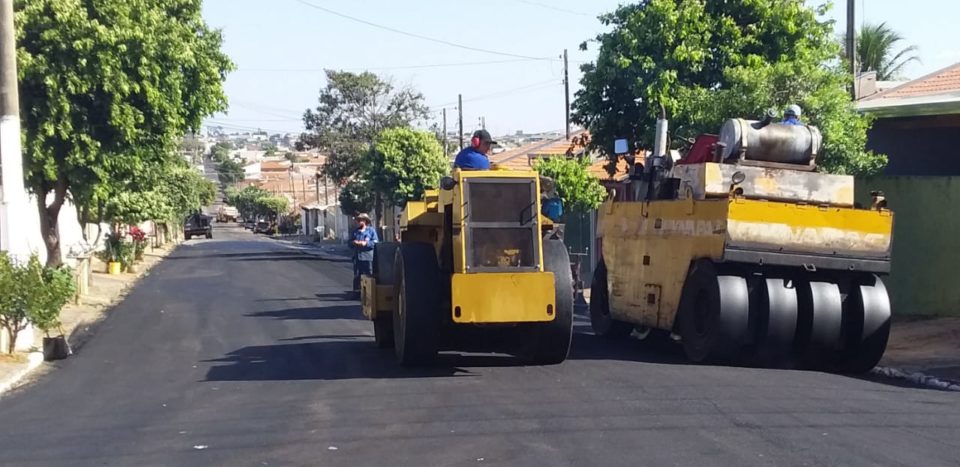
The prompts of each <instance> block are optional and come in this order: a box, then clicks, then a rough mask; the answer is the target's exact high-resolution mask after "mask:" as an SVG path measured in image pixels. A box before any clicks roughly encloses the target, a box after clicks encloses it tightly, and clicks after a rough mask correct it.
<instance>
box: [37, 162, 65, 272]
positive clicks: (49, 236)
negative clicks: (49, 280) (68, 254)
mask: <svg viewBox="0 0 960 467" xmlns="http://www.w3.org/2000/svg"><path fill="white" fill-rule="evenodd" d="M46 193H47V192H45V191H40V192H38V194H37V209H38V211H39V213H40V234H41V235H42V236H43V243H44V245H45V246H46V247H47V267H58V266H60V265H61V264H63V258H62V257H61V256H62V255H61V251H60V208H62V207H63V202H64V201H65V200H66V199H67V184H66V182H64V181H63V180H62V179H59V180H57V181H56V183H55V184H54V187H53V202H52V203H50V205H49V206H47V199H46V198H47V196H46Z"/></svg>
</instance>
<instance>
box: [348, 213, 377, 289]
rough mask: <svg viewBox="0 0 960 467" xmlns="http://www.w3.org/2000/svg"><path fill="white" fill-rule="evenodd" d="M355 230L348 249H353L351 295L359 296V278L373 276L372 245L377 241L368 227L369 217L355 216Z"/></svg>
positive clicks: (374, 231) (364, 215) (375, 234)
mask: <svg viewBox="0 0 960 467" xmlns="http://www.w3.org/2000/svg"><path fill="white" fill-rule="evenodd" d="M354 220H355V221H356V222H357V230H354V231H353V236H352V239H351V242H350V248H353V293H354V294H355V295H357V296H359V294H360V277H361V276H363V275H364V274H367V275H370V274H373V245H375V244H376V243H377V242H378V241H380V240H379V239H378V238H377V231H376V229H374V228H373V227H372V226H370V216H368V215H367V214H357V217H356V218H354Z"/></svg>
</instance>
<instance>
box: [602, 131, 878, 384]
mask: <svg viewBox="0 0 960 467" xmlns="http://www.w3.org/2000/svg"><path fill="white" fill-rule="evenodd" d="M664 132H665V131H664ZM690 145H691V146H692V148H691V149H689V151H688V152H687V154H686V155H685V156H684V157H683V158H682V159H680V160H679V161H677V162H676V163H673V161H672V160H671V159H668V158H649V159H647V161H646V164H645V167H646V168H645V169H643V168H641V169H640V172H642V173H643V175H642V176H640V177H635V178H637V180H634V182H635V183H631V184H630V185H632V186H634V187H635V188H634V189H633V190H634V193H633V195H634V196H629V197H627V198H628V199H630V198H632V199H634V200H635V201H615V200H608V201H607V202H606V203H605V204H604V205H603V206H602V207H601V208H600V213H599V227H598V230H599V232H598V236H599V237H600V241H601V245H602V246H601V249H602V259H601V260H600V262H599V264H598V266H597V268H596V270H595V273H594V278H593V283H592V287H591V303H590V305H591V307H590V314H591V322H592V325H593V329H594V331H595V332H596V333H597V334H599V335H602V336H606V337H625V336H627V335H629V334H630V333H632V332H634V331H635V330H636V331H639V332H640V335H641V336H643V337H647V338H652V337H655V336H657V335H659V336H662V337H666V336H668V335H672V336H673V337H674V338H675V339H676V338H677V337H679V339H680V340H681V341H682V343H683V348H684V350H685V353H686V355H687V356H688V358H689V359H690V360H692V361H694V362H713V363H734V364H755V365H761V366H792V367H803V368H816V369H826V370H831V371H841V372H863V371H867V370H869V369H871V368H873V366H874V365H875V364H876V363H877V362H878V361H879V360H880V357H881V356H882V355H883V352H884V349H885V347H886V343H887V336H888V333H889V329H890V315H891V310H890V301H889V298H888V296H887V291H886V289H885V288H884V284H883V282H882V280H881V279H880V277H879V276H881V275H884V274H886V273H887V272H889V270H890V250H891V237H892V226H893V213H892V212H891V211H889V210H888V209H887V208H886V202H885V201H884V200H883V197H882V194H880V193H874V194H873V200H872V205H871V206H864V207H861V206H856V205H855V202H854V181H853V178H852V177H850V176H841V175H830V174H825V173H818V172H816V171H815V170H814V168H815V160H816V155H817V152H818V150H819V147H820V133H819V132H818V131H817V130H816V128H814V127H808V126H805V125H786V124H779V123H771V122H770V121H769V119H768V120H767V121H750V120H742V119H732V120H728V121H727V122H726V123H725V124H724V126H723V127H722V129H721V131H720V134H719V135H702V136H701V137H699V138H698V139H697V140H696V141H695V142H694V141H690Z"/></svg>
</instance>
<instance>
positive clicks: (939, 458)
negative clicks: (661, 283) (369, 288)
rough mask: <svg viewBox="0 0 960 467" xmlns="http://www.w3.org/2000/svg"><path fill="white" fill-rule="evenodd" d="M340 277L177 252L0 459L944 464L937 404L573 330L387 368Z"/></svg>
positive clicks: (108, 324)
mask: <svg viewBox="0 0 960 467" xmlns="http://www.w3.org/2000/svg"><path fill="white" fill-rule="evenodd" d="M349 283H350V264H349V263H348V262H346V260H345V259H343V258H340V257H336V256H332V255H331V256H328V257H314V256H307V255H304V254H302V253H300V252H297V251H295V250H292V249H289V248H287V247H285V246H283V245H280V244H277V243H274V242H271V241H269V240H262V239H256V238H254V237H253V235H252V234H250V233H248V232H243V231H233V232H225V231H223V230H218V231H217V232H216V238H215V239H214V240H199V241H191V242H188V243H187V244H185V245H183V246H182V247H180V248H179V249H178V250H177V251H176V252H174V253H173V254H172V255H171V256H170V257H169V258H168V259H167V260H166V261H164V262H163V263H161V264H159V265H158V266H156V268H155V269H153V271H152V272H151V274H150V275H149V276H148V277H147V278H146V279H145V280H144V281H143V282H142V283H141V284H140V285H139V286H138V287H137V288H136V289H135V290H134V291H133V292H132V293H131V294H130V295H129V297H128V298H127V300H126V301H125V302H123V303H122V304H120V305H119V306H118V307H117V308H116V309H115V310H114V311H113V312H112V313H111V315H110V317H109V318H108V319H107V320H106V321H105V322H104V323H103V325H102V326H101V327H100V329H99V330H98V332H97V334H96V335H95V336H94V337H93V339H92V340H91V341H89V342H88V343H87V344H86V345H85V346H84V347H82V348H81V349H80V350H79V352H78V354H77V355H75V356H74V357H72V358H70V359H68V360H66V361H63V362H61V363H59V364H58V365H57V366H58V368H56V369H54V370H53V371H51V372H50V373H48V374H46V375H45V376H42V377H40V378H39V379H38V380H37V381H35V382H34V383H33V384H31V385H29V386H27V387H25V388H22V389H20V390H18V391H15V392H14V393H11V394H9V395H7V396H5V397H3V398H2V399H0V423H2V425H3V428H2V430H0V464H3V465H17V466H25V465H70V466H74V465H124V466H126V465H138V466H140V465H231V466H234V465H254V466H258V465H390V466H392V465H430V466H433V465H486V464H508V465H551V466H552V465H694V466H705V465H722V466H728V467H729V466H741V465H778V466H779V465H910V466H915V465H957V464H958V463H960V396H958V395H957V394H956V393H946V392H937V391H931V390H925V389H915V388H905V387H897V386H893V385H888V384H886V383H884V382H882V381H869V380H862V379H855V378H850V377H845V376H839V375H831V374H823V373H812V372H801V371H778V370H761V369H749V368H725V367H703V366H694V365H688V364H684V363H683V362H682V359H681V358H680V354H679V349H676V348H673V347H669V348H667V349H657V350H650V349H644V348H643V347H642V346H641V345H640V344H639V343H637V342H635V341H626V342H620V343H608V342H601V341H599V340H598V339H596V338H595V337H593V336H592V335H591V334H590V333H589V323H587V322H586V320H584V319H582V318H580V319H578V322H577V326H578V332H577V334H576V335H575V337H574V350H573V354H572V356H571V358H570V359H569V360H568V361H567V362H565V363H564V364H562V365H557V366H544V367H537V366H520V365H519V363H518V362H516V361H514V360H512V359H510V358H509V357H498V356H476V355H465V356H456V355H451V356H447V357H445V358H444V359H443V360H442V364H441V365H439V366H438V367H436V368H431V369H426V370H418V371H412V370H404V369H400V368H398V367H397V365H396V364H395V362H394V359H393V355H392V353H390V352H389V351H381V350H378V349H376V348H375V346H374V344H373V339H372V337H371V335H372V325H371V324H370V323H369V322H366V321H364V320H363V318H362V316H361V314H360V311H359V309H358V306H357V303H356V302H354V301H349V300H345V299H344V297H343V295H342V291H343V290H344V289H345V288H347V287H348V285H349Z"/></svg>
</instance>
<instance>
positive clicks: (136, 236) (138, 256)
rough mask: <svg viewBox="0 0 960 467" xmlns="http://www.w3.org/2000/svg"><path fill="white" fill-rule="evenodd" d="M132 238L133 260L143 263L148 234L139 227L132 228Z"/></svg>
mask: <svg viewBox="0 0 960 467" xmlns="http://www.w3.org/2000/svg"><path fill="white" fill-rule="evenodd" d="M130 238H131V239H132V240H133V259H134V261H143V253H144V251H146V249H147V234H146V233H145V232H144V231H143V230H141V229H140V228H139V227H137V226H133V227H131V228H130Z"/></svg>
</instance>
